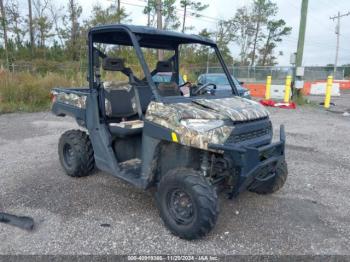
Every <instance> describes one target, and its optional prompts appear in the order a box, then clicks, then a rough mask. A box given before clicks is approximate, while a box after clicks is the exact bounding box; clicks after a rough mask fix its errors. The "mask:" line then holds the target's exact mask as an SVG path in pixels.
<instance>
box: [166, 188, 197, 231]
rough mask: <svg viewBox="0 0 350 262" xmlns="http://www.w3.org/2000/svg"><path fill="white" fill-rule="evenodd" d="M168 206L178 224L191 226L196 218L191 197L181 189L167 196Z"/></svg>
mask: <svg viewBox="0 0 350 262" xmlns="http://www.w3.org/2000/svg"><path fill="white" fill-rule="evenodd" d="M167 206H168V210H169V213H170V215H171V217H172V218H173V219H174V220H175V221H176V223H177V224H181V225H187V224H190V223H191V222H192V220H193V218H194V206H193V202H192V199H191V197H190V196H189V195H188V194H187V193H186V192H185V191H183V190H181V189H174V190H172V191H170V192H169V193H168V194H167Z"/></svg>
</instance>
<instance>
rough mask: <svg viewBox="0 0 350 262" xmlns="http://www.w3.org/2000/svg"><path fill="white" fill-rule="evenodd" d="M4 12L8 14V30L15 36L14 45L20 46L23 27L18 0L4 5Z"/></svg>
mask: <svg viewBox="0 0 350 262" xmlns="http://www.w3.org/2000/svg"><path fill="white" fill-rule="evenodd" d="M6 12H7V16H8V24H9V27H8V30H9V32H11V33H12V34H13V35H14V36H15V43H16V47H17V48H20V47H21V46H22V42H23V37H24V34H25V31H24V29H23V22H24V21H23V18H22V16H21V14H20V12H19V8H18V1H16V0H13V1H11V2H9V3H8V4H7V6H6Z"/></svg>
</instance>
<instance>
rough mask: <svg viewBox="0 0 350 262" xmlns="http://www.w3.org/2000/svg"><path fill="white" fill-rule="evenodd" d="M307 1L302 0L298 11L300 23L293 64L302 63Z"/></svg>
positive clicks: (298, 65) (297, 65)
mask: <svg viewBox="0 0 350 262" xmlns="http://www.w3.org/2000/svg"><path fill="white" fill-rule="evenodd" d="M308 4H309V1H308V0H302V3H301V12H300V24H299V37H298V48H297V57H296V60H295V66H296V67H300V66H302V64H303V54H304V41H305V31H306V19H307V7H308Z"/></svg>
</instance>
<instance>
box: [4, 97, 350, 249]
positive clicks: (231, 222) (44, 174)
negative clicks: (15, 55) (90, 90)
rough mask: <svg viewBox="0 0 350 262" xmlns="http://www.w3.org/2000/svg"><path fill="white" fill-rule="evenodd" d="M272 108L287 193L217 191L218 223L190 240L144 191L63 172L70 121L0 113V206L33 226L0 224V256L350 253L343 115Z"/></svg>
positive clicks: (106, 178)
mask: <svg viewBox="0 0 350 262" xmlns="http://www.w3.org/2000/svg"><path fill="white" fill-rule="evenodd" d="M344 101H345V100H344ZM346 101H349V100H346ZM346 103H348V102H346ZM270 111H271V118H272V121H273V123H274V126H275V133H276V134H277V133H278V126H279V124H281V123H284V124H285V125H286V134H287V150H286V151H287V162H288V165H289V178H288V180H287V183H286V185H285V187H284V188H283V189H282V190H281V191H279V192H278V193H276V194H274V195H269V196H260V195H257V194H254V193H249V192H245V193H243V194H241V195H240V196H239V197H238V198H237V199H234V200H232V201H230V200H227V199H225V196H224V195H222V196H221V198H220V206H221V214H220V216H219V220H218V223H217V225H216V227H215V228H214V230H213V231H212V232H211V233H210V234H209V235H208V236H207V237H205V238H204V239H202V240H197V241H191V242H189V241H185V240H181V239H179V238H177V237H175V236H173V235H171V234H170V233H169V232H168V231H167V230H166V229H165V227H164V226H163V223H162V221H161V219H160V218H159V216H158V211H157V209H156V207H155V203H154V199H153V196H152V193H151V192H143V191H141V190H137V189H135V188H133V187H132V186H130V185H128V184H126V183H124V182H122V181H120V180H118V179H116V178H113V177H112V176H110V175H108V174H105V173H103V172H95V174H94V175H92V176H89V177H86V178H79V179H73V178H70V177H68V176H66V175H65V174H64V171H63V169H62V168H61V166H60V164H59V160H58V155H57V142H58V138H59V136H60V134H62V133H63V132H64V131H65V130H68V129H71V128H76V127H77V125H76V124H75V122H74V121H73V120H72V119H70V118H57V117H54V116H53V115H52V114H51V113H48V112H47V113H33V114H8V115H2V116H0V127H1V128H0V181H1V182H0V210H4V211H6V212H10V213H15V214H19V215H29V216H32V217H33V218H34V219H35V222H36V228H35V230H34V231H33V232H26V231H23V230H20V229H17V228H14V227H11V226H8V225H4V224H0V239H1V242H0V254H213V255H220V254H226V255H227V254H350V249H349V244H350V226H349V225H350V201H349V198H350V178H349V174H350V154H349V148H350V140H349V130H350V117H344V116H342V115H341V114H334V113H331V112H326V111H324V110H322V109H320V108H315V107H303V108H298V109H297V110H280V109H279V110H278V109H270ZM103 223H108V224H110V225H111V226H110V227H102V226H101V224H103ZM3 240H5V241H3Z"/></svg>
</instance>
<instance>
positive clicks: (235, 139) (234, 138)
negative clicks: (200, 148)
mask: <svg viewBox="0 0 350 262" xmlns="http://www.w3.org/2000/svg"><path fill="white" fill-rule="evenodd" d="M270 133H271V126H270V125H269V126H266V127H264V128H261V129H257V130H254V131H250V132H245V133H239V134H235V133H234V131H233V133H232V134H231V135H230V136H229V138H228V139H227V140H226V143H229V144H233V143H235V144H236V143H241V142H244V141H247V140H251V139H254V138H258V137H262V136H265V135H268V134H270Z"/></svg>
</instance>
